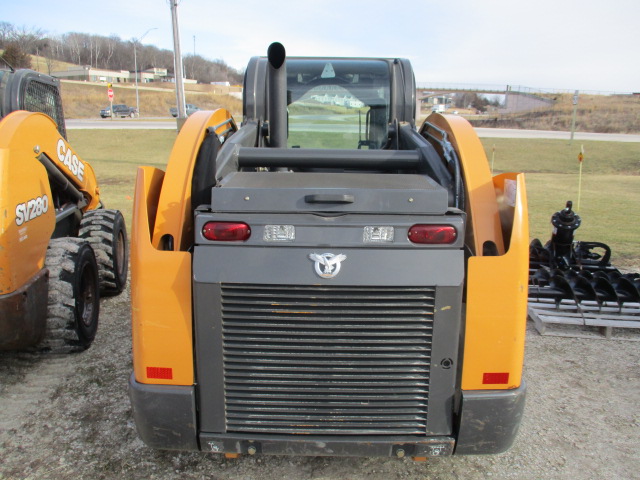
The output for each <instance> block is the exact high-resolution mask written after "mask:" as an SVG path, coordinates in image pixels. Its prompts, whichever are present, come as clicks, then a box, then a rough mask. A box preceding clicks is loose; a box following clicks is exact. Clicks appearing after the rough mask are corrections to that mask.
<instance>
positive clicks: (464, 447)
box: [455, 380, 527, 455]
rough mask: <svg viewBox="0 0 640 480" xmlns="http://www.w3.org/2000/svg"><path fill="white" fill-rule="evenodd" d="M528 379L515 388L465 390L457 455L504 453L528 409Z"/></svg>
mask: <svg viewBox="0 0 640 480" xmlns="http://www.w3.org/2000/svg"><path fill="white" fill-rule="evenodd" d="M526 393H527V386H526V383H525V382H524V380H523V381H522V384H521V385H520V387H518V388H514V389H513V390H474V391H463V392H462V408H461V414H460V425H459V428H458V438H457V442H456V450H455V454H456V455H481V454H493V453H502V452H504V451H506V450H508V449H509V448H510V447H511V445H513V442H514V441H515V439H516V435H517V434H518V428H519V427H520V421H521V419H522V414H523V412H524V404H525V397H526Z"/></svg>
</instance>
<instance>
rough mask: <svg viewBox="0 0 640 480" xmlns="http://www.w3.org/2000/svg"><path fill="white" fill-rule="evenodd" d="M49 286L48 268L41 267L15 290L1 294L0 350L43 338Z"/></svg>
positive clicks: (17, 348)
mask: <svg viewBox="0 0 640 480" xmlns="http://www.w3.org/2000/svg"><path fill="white" fill-rule="evenodd" d="M48 288H49V271H48V270H46V269H42V270H40V271H39V272H38V273H37V274H36V275H35V276H34V277H32V278H31V279H30V280H29V281H28V282H27V283H26V284H25V285H24V286H22V287H21V288H19V289H18V290H16V291H15V292H11V293H9V294H7V295H0V350H20V349H23V348H27V347H32V346H34V345H36V344H38V343H39V342H40V341H41V340H42V338H43V337H44V334H45V330H46V324H47V323H46V322H47V295H48Z"/></svg>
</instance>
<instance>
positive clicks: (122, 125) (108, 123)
mask: <svg viewBox="0 0 640 480" xmlns="http://www.w3.org/2000/svg"><path fill="white" fill-rule="evenodd" d="M67 128H68V129H70V130H72V129H97V128H103V129H121V130H124V129H146V130H156V129H166V130H175V129H176V120H175V119H174V118H169V117H166V118H114V119H113V120H110V119H99V118H97V119H69V120H67ZM476 132H477V133H478V136H479V137H480V138H550V139H556V140H569V139H570V133H569V132H557V131H550V130H518V129H514V128H476ZM574 140H577V141H580V140H602V141H608V142H640V135H632V134H624V133H588V132H576V134H575V135H574Z"/></svg>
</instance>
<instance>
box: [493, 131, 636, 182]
mask: <svg viewBox="0 0 640 480" xmlns="http://www.w3.org/2000/svg"><path fill="white" fill-rule="evenodd" d="M482 144H483V145H484V147H485V151H486V153H487V159H488V160H489V162H490V163H491V158H492V154H493V149H494V147H495V161H494V170H495V171H497V172H501V171H502V172H504V171H518V172H527V173H562V174H566V173H577V172H578V166H579V164H578V154H579V153H580V148H581V146H584V162H583V166H582V172H583V173H584V174H599V175H602V174H615V175H640V143H633V142H602V141H582V142H577V141H574V142H573V144H572V145H569V142H568V141H566V140H550V139H535V140H528V139H518V138H485V139H482Z"/></svg>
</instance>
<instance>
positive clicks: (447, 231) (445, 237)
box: [407, 224, 458, 245]
mask: <svg viewBox="0 0 640 480" xmlns="http://www.w3.org/2000/svg"><path fill="white" fill-rule="evenodd" d="M407 236H408V237H409V240H410V241H411V242H412V243H423V244H427V245H448V244H451V243H454V242H455V241H456V238H458V232H456V229H455V227H453V226H452V225H424V224H418V225H414V226H413V227H411V228H410V229H409V233H408V235H407Z"/></svg>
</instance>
